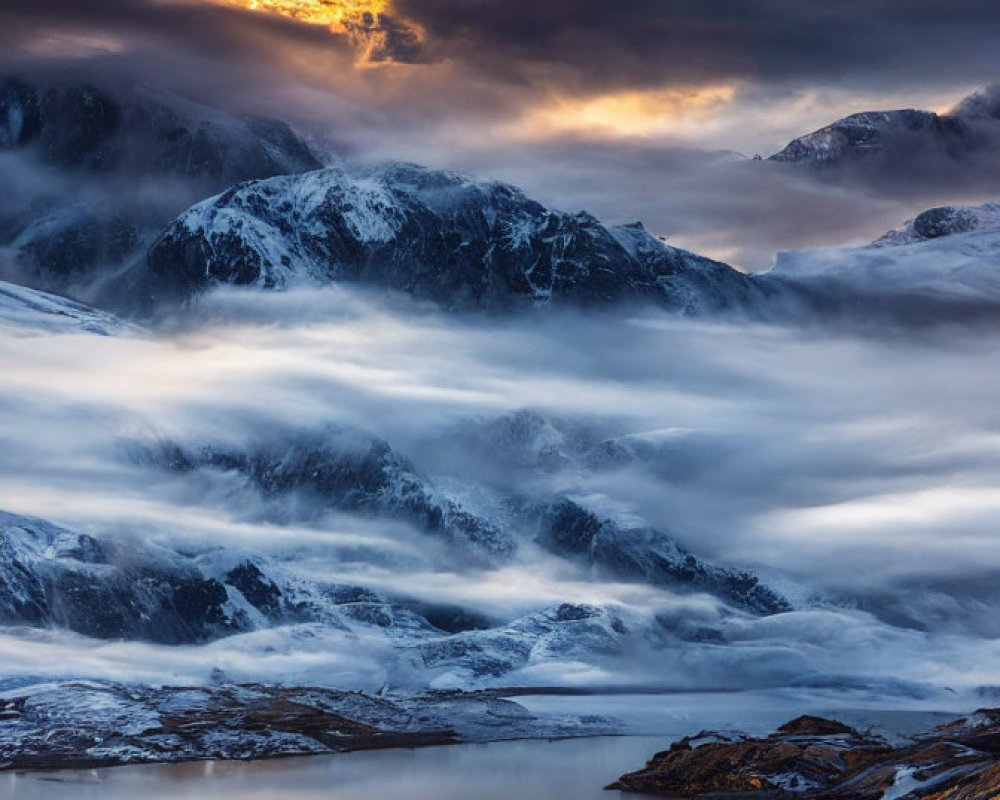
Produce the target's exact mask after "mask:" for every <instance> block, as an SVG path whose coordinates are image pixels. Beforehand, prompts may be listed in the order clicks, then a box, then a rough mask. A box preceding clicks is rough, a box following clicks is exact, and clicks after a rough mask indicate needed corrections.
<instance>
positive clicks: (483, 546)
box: [130, 429, 515, 562]
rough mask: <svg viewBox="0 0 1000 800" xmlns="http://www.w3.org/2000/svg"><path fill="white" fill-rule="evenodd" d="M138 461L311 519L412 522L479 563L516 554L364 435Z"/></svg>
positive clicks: (500, 534)
mask: <svg viewBox="0 0 1000 800" xmlns="http://www.w3.org/2000/svg"><path fill="white" fill-rule="evenodd" d="M130 454H131V456H132V457H133V458H134V459H137V460H139V461H140V462H145V463H150V464H153V465H155V466H159V467H165V468H167V469H171V470H176V471H180V472H191V471H194V470H210V471H222V472H231V473H236V474H238V475H240V476H243V477H244V478H245V479H246V480H247V481H248V482H249V483H250V484H251V485H252V486H253V487H255V488H256V489H257V490H259V491H260V492H261V493H262V494H263V495H264V497H265V498H282V497H291V496H298V497H299V498H301V499H303V500H304V501H305V502H304V503H302V504H301V506H300V507H301V508H302V509H304V512H307V511H308V510H309V509H312V510H313V511H315V510H316V509H319V510H331V509H337V510H340V511H348V512H355V513H360V514H366V515H371V516H380V517H387V518H391V519H398V520H401V521H403V522H408V523H410V524H413V525H415V526H416V527H417V528H418V529H420V530H422V531H425V532H427V533H430V534H432V535H434V536H438V537H441V538H444V539H446V540H448V541H449V542H451V543H452V544H453V545H454V546H455V547H456V548H457V549H456V553H462V554H464V555H466V556H467V557H469V558H472V559H473V560H476V561H485V562H492V561H495V560H497V559H505V558H507V557H509V556H510V555H512V554H513V552H514V550H515V545H514V542H513V541H512V540H511V539H510V537H509V536H508V535H507V534H506V533H505V532H504V531H502V530H500V529H499V528H498V527H496V526H495V525H493V524H492V523H490V522H489V521H488V520H484V519H480V518H478V517H476V516H475V515H473V514H470V513H468V512H467V511H465V510H464V509H463V508H462V507H461V506H460V505H459V504H458V503H456V502H454V501H452V500H450V499H448V498H447V497H443V496H440V494H439V493H437V492H436V491H435V490H434V488H433V487H432V486H431V485H430V484H429V483H428V482H427V481H426V480H425V479H424V478H423V477H421V476H420V475H419V474H418V473H417V471H416V469H415V468H414V466H413V465H412V464H411V463H410V462H409V461H408V460H407V459H405V458H404V457H402V456H400V455H399V454H398V453H396V452H395V451H394V450H393V449H392V448H391V447H390V446H389V444H388V443H387V442H385V441H384V440H382V439H378V438H376V437H373V436H369V435H368V434H365V433H363V432H359V431H351V430H344V429H340V430H338V429H327V430H326V431H325V432H324V433H323V434H320V435H317V434H294V433H293V434H290V435H289V436H287V437H284V438H280V437H279V438H278V439H277V440H275V441H268V442H262V443H257V444H251V445H249V446H248V447H246V448H236V447H225V446H220V445H211V446H207V447H203V448H200V449H198V448H192V449H185V448H182V447H180V446H178V445H177V444H175V443H170V442H164V443H158V444H156V445H155V446H153V447H147V446H144V445H139V444H135V445H133V446H131V447H130Z"/></svg>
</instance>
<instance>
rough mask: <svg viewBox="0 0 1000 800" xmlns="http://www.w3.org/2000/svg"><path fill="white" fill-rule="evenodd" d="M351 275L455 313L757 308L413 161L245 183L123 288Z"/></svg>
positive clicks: (728, 275) (634, 229) (650, 245)
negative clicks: (560, 307)
mask: <svg viewBox="0 0 1000 800" xmlns="http://www.w3.org/2000/svg"><path fill="white" fill-rule="evenodd" d="M302 281H313V282H330V281H343V282H348V283H355V284H361V285H366V286H369V287H373V288H376V289H390V290H395V291H400V292H404V293H406V294H409V295H411V296H413V297H416V298H418V299H422V300H431V301H434V302H436V303H439V304H441V305H442V306H444V307H447V308H453V309H488V310H506V309H513V308H518V307H523V306H526V305H530V304H537V303H559V304H576V305H598V304H606V303H613V302H627V301H633V302H634V301H641V302H654V303H658V304H660V305H663V306H666V307H668V308H671V309H676V310H679V311H699V310H707V309H719V308H727V307H742V306H745V305H748V304H750V303H751V302H753V300H755V299H756V298H757V297H758V295H759V294H760V290H759V289H758V288H757V287H756V286H755V284H754V283H753V282H752V281H750V280H749V279H748V278H747V277H746V276H744V275H742V274H741V273H739V272H737V271H736V270H733V269H731V268H730V267H727V266H726V265H724V264H720V263H718V262H715V261H711V260H709V259H707V258H703V257H701V256H697V255H695V254H692V253H688V252H686V251H683V250H678V249H675V248H671V247H668V246H666V245H664V244H663V243H662V242H660V241H659V240H657V239H656V238H654V237H652V236H650V235H649V234H647V233H646V232H645V231H644V230H642V228H641V226H638V225H636V226H628V227H624V228H618V229H609V228H607V227H605V226H604V225H602V224H601V223H600V222H598V221H597V220H596V219H595V218H593V217H592V216H590V215H588V214H586V213H578V214H566V213H562V212H557V211H551V210H549V209H546V208H544V207H543V206H542V205H540V204H539V203H536V202H534V201H533V200H530V199H529V198H527V197H526V196H525V195H524V194H523V193H521V192H520V191H519V190H517V189H516V188H514V187H511V186H508V185H505V184H501V183H483V182H476V181H473V180H471V179H468V178H466V177H464V176H461V175H457V174H454V173H449V172H439V171H434V170H430V169H425V168H421V167H417V166H413V165H406V164H388V165H382V166H377V167H370V168H361V169H354V170H347V169H343V168H332V169H327V170H322V171H318V172H313V173H308V174H306V175H301V176H291V177H280V178H273V179H269V180H264V181H256V182H252V183H248V184H242V185H239V186H236V187H233V188H232V189H230V190H229V191H227V192H225V193H223V194H221V195H219V196H218V197H215V198H212V199H211V200H208V201H205V202H203V203H200V204H199V205H196V206H195V207H193V208H192V209H190V210H189V211H188V212H187V213H185V214H184V215H183V216H181V217H180V218H179V219H178V220H177V221H176V222H175V223H174V224H173V225H172V226H171V227H170V228H169V229H168V230H167V232H166V233H165V234H164V235H163V236H162V237H161V238H160V240H159V241H158V242H156V243H155V244H154V245H153V247H152V248H151V249H150V251H149V254H148V256H147V258H146V259H145V261H144V262H143V263H140V264H139V265H137V266H136V267H135V269H133V270H132V273H131V274H130V275H129V276H128V277H127V278H126V279H125V280H124V281H123V282H120V283H117V284H116V285H115V287H113V289H114V291H113V292H112V294H113V296H114V299H115V300H116V301H117V304H118V305H119V306H128V305H129V304H130V302H132V301H134V300H135V299H138V300H139V301H145V303H146V304H147V306H150V305H153V304H155V303H156V302H159V301H163V300H170V299H174V300H186V299H188V298H190V297H191V296H192V295H193V294H195V293H197V292H199V291H201V290H204V289H206V288H209V287H211V286H212V285H215V284H220V283H227V284H236V285H252V286H259V287H261V288H269V289H273V288H282V287H286V286H289V285H291V284H293V283H296V282H302Z"/></svg>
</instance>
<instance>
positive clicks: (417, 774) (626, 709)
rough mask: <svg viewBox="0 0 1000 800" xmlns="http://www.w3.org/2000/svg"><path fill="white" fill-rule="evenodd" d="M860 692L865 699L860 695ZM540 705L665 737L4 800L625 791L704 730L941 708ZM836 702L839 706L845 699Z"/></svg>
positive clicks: (529, 700)
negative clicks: (630, 777) (625, 780)
mask: <svg viewBox="0 0 1000 800" xmlns="http://www.w3.org/2000/svg"><path fill="white" fill-rule="evenodd" d="M853 699H854V700H855V701H856V698H853ZM518 701H519V702H522V703H523V704H524V705H526V706H528V707H529V708H530V709H531V710H532V711H533V712H534V713H536V714H543V715H544V714H551V713H557V714H561V713H599V714H606V715H610V716H614V717H616V718H618V719H621V720H624V721H626V722H627V724H628V727H629V728H630V729H631V730H633V731H637V732H649V731H653V730H655V731H656V732H657V735H655V736H654V735H632V736H619V737H595V738H590V739H574V740H563V741H544V740H542V741H538V740H535V741H517V742H499V743H493V744H478V745H460V746H453V747H431V748H423V749H418V750H384V751H377V752H362V753H346V754H343V755H336V756H319V757H314V758H296V759H287V760H279V761H258V762H250V763H232V762H229V763H226V762H202V763H193V764H175V765H163V766H139V767H122V768H118V769H108V770H93V771H80V772H61V773H36V774H22V775H17V774H10V775H0V798H4V800H214V798H221V799H222V800H237V799H238V800H320V799H321V798H322V800H616V798H624V797H636V795H622V794H620V793H619V792H608V791H605V790H603V788H602V787H604V786H605V785H607V784H608V783H610V782H612V781H613V780H615V779H616V778H617V777H618V776H619V775H621V774H622V773H623V772H627V771H630V770H635V769H638V768H639V767H641V766H642V765H643V764H644V763H645V762H646V760H647V759H648V758H649V757H650V756H651V755H652V754H653V753H655V752H657V751H658V750H663V749H665V748H666V747H668V746H669V745H670V743H671V742H673V741H675V740H676V739H678V738H679V737H681V736H683V735H685V734H693V733H696V732H698V731H699V730H701V729H703V728H726V727H731V728H739V729H742V730H745V731H747V732H749V733H753V734H763V733H766V732H769V731H772V730H774V728H775V727H777V725H779V724H780V723H782V722H784V721H786V720H788V719H789V718H791V717H792V716H794V715H796V714H798V713H803V712H804V711H810V712H813V713H821V712H832V713H836V714H837V716H839V717H840V718H842V719H844V720H845V721H850V722H852V723H854V724H860V723H861V722H862V721H864V722H865V723H866V724H867V723H872V722H874V723H876V724H878V722H879V721H880V720H881V721H883V722H887V723H891V724H889V725H887V727H889V728H893V729H896V730H903V729H911V730H914V731H915V730H922V729H926V727H929V725H930V724H933V723H936V722H939V721H941V719H947V718H948V713H947V712H942V711H941V710H940V709H935V710H934V711H931V710H929V709H926V708H925V709H923V710H916V709H913V710H910V711H906V712H900V711H888V710H885V709H881V710H879V709H878V708H877V706H878V705H879V704H877V703H876V704H872V705H873V706H875V707H874V708H873V707H871V706H869V707H868V708H863V709H862V708H857V707H855V708H853V709H852V710H850V711H849V710H847V709H846V708H845V705H846V703H843V702H841V703H836V702H830V701H831V698H829V697H828V698H823V705H822V706H820V705H817V701H816V700H815V699H814V701H813V703H811V704H807V705H806V706H804V704H803V699H802V698H801V697H790V696H782V695H780V694H778V695H775V694H768V693H752V692H750V693H739V694H726V693H720V694H703V695H685V694H682V695H668V696H641V697H640V696H594V697H526V698H518ZM833 707H837V708H836V709H835V708H833Z"/></svg>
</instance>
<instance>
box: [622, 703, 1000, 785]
mask: <svg viewBox="0 0 1000 800" xmlns="http://www.w3.org/2000/svg"><path fill="white" fill-rule="evenodd" d="M608 788H609V789H618V790H620V791H625V792H636V793H642V794H649V795H663V796H668V797H710V796H721V795H736V796H740V797H746V798H757V797H760V798H764V797H767V798H791V797H798V798H809V799H810V800H827V798H829V799H830V800H834V799H836V800H889V799H890V798H891V800H899V798H903V797H906V798H912V799H913V800H917V799H918V798H920V799H922V800H989V798H995V797H1000V709H985V710H981V711H977V712H976V713H975V714H973V715H971V716H968V717H963V718H960V719H957V720H955V721H953V722H951V723H948V724H946V725H942V726H939V727H937V728H934V729H933V730H931V731H929V732H927V733H925V734H921V735H918V736H916V737H913V739H912V740H911V741H910V742H909V743H907V744H905V745H903V746H892V745H891V744H890V743H889V742H888V741H887V740H885V739H883V738H882V737H880V736H876V735H873V734H871V733H862V732H860V731H857V730H855V729H854V728H851V727H849V726H847V725H844V724H842V723H840V722H837V721H835V720H830V719H823V718H821V717H811V716H803V717H799V718H797V719H794V720H792V721H791V722H789V723H786V724H785V725H783V726H781V727H780V728H779V729H778V730H777V731H776V732H775V733H773V734H771V735H770V736H768V737H766V738H763V739H752V738H749V737H742V736H737V737H735V738H734V737H729V736H724V735H720V734H712V733H707V732H705V733H701V734H699V735H698V736H695V737H691V738H688V737H685V738H683V739H681V740H680V741H679V742H676V743H675V744H674V745H672V746H671V748H670V749H669V750H667V751H664V752H662V753H657V754H656V755H654V756H653V757H652V758H651V759H650V760H649V762H648V763H647V764H646V766H645V767H644V768H643V769H641V770H639V771H638V772H632V773H628V774H626V775H623V776H622V777H621V778H619V779H618V781H616V782H615V783H613V784H612V785H611V786H609V787H608Z"/></svg>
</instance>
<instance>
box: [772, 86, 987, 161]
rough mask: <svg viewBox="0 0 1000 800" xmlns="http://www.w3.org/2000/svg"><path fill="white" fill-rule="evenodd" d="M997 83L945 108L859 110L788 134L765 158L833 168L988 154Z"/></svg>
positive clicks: (965, 159) (954, 159)
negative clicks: (797, 134) (783, 143)
mask: <svg viewBox="0 0 1000 800" xmlns="http://www.w3.org/2000/svg"><path fill="white" fill-rule="evenodd" d="M998 97H1000V87H997V86H990V87H987V88H986V89H984V90H983V91H981V92H977V93H976V94H973V95H970V96H969V97H967V98H965V99H964V100H962V101H961V102H959V103H958V104H957V105H956V106H955V107H954V108H953V109H951V111H949V112H948V113H946V114H938V113H935V112H933V111H919V110H915V109H900V110H894V111H863V112H860V113H857V114H851V115H850V116H847V117H844V118H843V119H839V120H837V121H835V122H833V123H831V124H829V125H826V126H824V127H822V128H820V129H819V130H816V131H813V132H812V133H808V134H806V135H805V136H800V137H799V138H797V139H794V140H792V141H791V142H789V144H788V145H786V146H785V147H784V148H783V149H782V150H781V151H780V152H778V153H775V154H774V155H772V156H771V157H770V158H769V159H768V160H769V161H773V162H780V163H788V164H801V165H805V166H819V167H827V168H835V167H839V166H849V165H851V164H856V163H858V164H866V165H869V166H871V164H872V163H873V162H876V161H878V162H884V163H886V164H889V163H895V164H896V165H897V166H899V167H900V168H905V167H906V165H909V166H910V167H911V168H917V169H925V168H927V166H928V164H922V163H920V162H921V159H924V160H926V159H928V158H930V159H932V160H935V161H936V160H938V159H944V161H943V162H941V163H945V164H947V163H949V161H950V163H952V165H953V166H957V165H960V164H962V163H963V162H965V161H968V160H969V159H970V158H974V157H976V156H978V155H983V154H986V155H988V154H989V153H990V152H992V151H993V150H994V149H995V145H996V143H997V140H998V137H1000V101H998Z"/></svg>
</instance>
